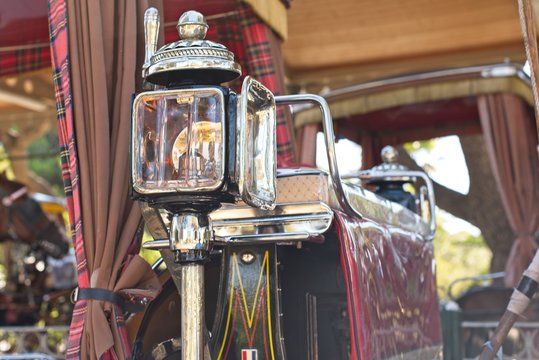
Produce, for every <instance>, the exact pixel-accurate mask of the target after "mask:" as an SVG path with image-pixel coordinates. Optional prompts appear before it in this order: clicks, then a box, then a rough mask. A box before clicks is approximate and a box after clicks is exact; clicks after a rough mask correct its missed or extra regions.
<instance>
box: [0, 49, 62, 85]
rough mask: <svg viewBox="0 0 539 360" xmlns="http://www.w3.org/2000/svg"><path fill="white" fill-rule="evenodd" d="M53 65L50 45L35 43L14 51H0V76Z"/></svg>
mask: <svg viewBox="0 0 539 360" xmlns="http://www.w3.org/2000/svg"><path fill="white" fill-rule="evenodd" d="M50 65H51V52H50V47H49V46H48V44H47V45H43V44H35V45H34V46H32V45H29V46H25V47H21V48H20V49H17V50H13V51H5V52H2V51H0V77H2V76H8V75H13V74H20V73H23V72H27V71H33V70H39V69H43V68H46V67H48V66H50Z"/></svg>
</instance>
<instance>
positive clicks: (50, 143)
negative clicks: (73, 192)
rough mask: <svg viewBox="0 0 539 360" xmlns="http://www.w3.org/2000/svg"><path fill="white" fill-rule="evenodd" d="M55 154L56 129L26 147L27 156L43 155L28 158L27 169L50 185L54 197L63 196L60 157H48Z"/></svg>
mask: <svg viewBox="0 0 539 360" xmlns="http://www.w3.org/2000/svg"><path fill="white" fill-rule="evenodd" d="M56 152H58V133H57V132H56V128H52V129H51V130H50V131H49V132H48V133H47V134H46V135H45V136H43V137H41V138H40V139H37V140H36V141H34V142H33V143H32V144H31V145H30V146H29V147H28V154H43V155H44V156H40V157H36V158H30V159H29V160H28V167H29V168H30V170H32V171H33V172H34V173H35V174H36V175H38V176H41V177H42V178H43V179H45V180H46V181H47V182H48V183H49V184H50V185H51V188H52V191H53V194H54V195H56V196H64V186H63V182H62V170H61V165H60V157H59V156H54V155H50V156H49V155H48V154H54V153H56Z"/></svg>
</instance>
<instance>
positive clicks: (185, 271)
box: [180, 263, 205, 360]
mask: <svg viewBox="0 0 539 360" xmlns="http://www.w3.org/2000/svg"><path fill="white" fill-rule="evenodd" d="M180 296H181V303H182V314H181V315H182V320H181V321H182V324H181V326H182V332H181V338H182V359H183V360H202V359H204V323H205V321H204V265H202V264H198V263H188V264H183V265H182V266H181V289H180Z"/></svg>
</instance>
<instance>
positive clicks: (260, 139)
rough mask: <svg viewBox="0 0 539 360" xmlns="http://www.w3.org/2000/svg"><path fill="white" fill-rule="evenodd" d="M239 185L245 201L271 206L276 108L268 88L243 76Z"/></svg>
mask: <svg viewBox="0 0 539 360" xmlns="http://www.w3.org/2000/svg"><path fill="white" fill-rule="evenodd" d="M238 110H239V111H238V159H239V161H238V164H237V166H238V168H237V173H238V186H239V191H240V196H241V198H242V200H243V201H244V202H246V203H247V204H249V205H251V206H255V207H258V208H261V209H273V208H274V207H275V198H276V192H277V190H276V182H277V180H276V172H277V168H276V164H277V145H276V141H277V140H276V134H275V131H276V130H275V129H276V122H277V117H276V110H275V100H274V97H273V94H272V93H271V91H269V90H268V89H267V88H266V87H264V86H263V85H262V84H261V83H259V82H258V81H256V80H253V79H252V78H250V77H246V78H245V80H244V81H243V86H242V91H241V96H240V101H239V109H238Z"/></svg>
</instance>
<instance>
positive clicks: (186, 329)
mask: <svg viewBox="0 0 539 360" xmlns="http://www.w3.org/2000/svg"><path fill="white" fill-rule="evenodd" d="M144 20H145V21H144V23H145V35H146V59H145V63H144V66H143V70H142V76H143V78H144V80H145V84H146V87H148V86H149V87H150V88H151V90H149V91H146V92H143V93H140V94H138V95H137V96H136V97H135V99H134V101H133V115H132V141H131V178H132V187H131V189H132V197H133V198H134V199H136V200H139V201H142V202H144V203H147V204H146V205H145V206H144V208H145V209H146V210H149V211H151V212H152V215H147V214H148V211H143V213H144V214H145V219H146V221H147V222H148V221H150V222H151V221H157V222H159V221H161V219H162V218H161V214H162V213H163V212H165V213H166V216H167V217H168V218H169V220H170V227H169V229H168V230H167V232H168V241H165V244H163V246H159V247H158V248H159V249H160V250H164V251H163V252H162V254H163V258H164V259H165V262H166V264H167V266H168V267H169V269H171V272H172V273H175V272H178V273H180V275H179V276H177V277H176V278H177V281H178V283H177V286H178V289H179V291H180V296H181V298H182V314H181V329H182V359H185V360H187V359H190V360H191V359H202V358H203V344H204V262H205V261H207V260H208V258H209V254H210V250H211V247H212V239H213V230H212V223H211V219H210V217H209V215H208V214H209V213H210V212H211V211H212V210H215V209H216V208H218V207H219V206H220V205H221V203H225V202H229V203H233V202H236V200H243V201H244V202H245V203H247V204H249V205H251V206H254V207H258V208H261V209H272V208H273V207H274V206H275V200H276V172H277V171H276V157H277V153H276V134H275V130H276V129H275V128H276V111H275V99H274V96H273V94H272V93H271V92H270V91H269V90H268V89H266V88H265V87H264V86H263V85H262V84H260V83H259V82H257V81H256V80H253V79H251V78H249V77H246V78H245V80H244V82H243V86H242V91H241V94H239V95H238V94H236V93H234V91H232V90H231V89H229V88H226V87H223V86H221V85H220V84H222V83H224V82H228V81H231V80H234V79H236V78H237V77H239V76H240V75H241V69H240V66H239V65H238V64H237V63H236V62H235V61H234V54H233V53H231V52H230V51H228V50H227V49H226V47H224V46H223V45H221V44H217V43H214V42H212V41H209V40H205V39H204V37H205V35H206V30H207V28H208V25H207V24H206V21H205V20H204V17H203V16H202V14H200V13H197V12H195V11H188V12H186V13H184V14H183V15H182V16H181V17H180V19H179V21H178V32H179V34H180V38H181V40H179V41H177V42H174V43H171V44H168V45H165V46H163V47H162V48H161V49H159V50H158V51H156V46H157V45H156V44H157V34H158V32H159V31H158V30H159V16H158V14H157V10H155V9H148V10H147V11H146V13H145V19H144ZM148 205H149V207H148ZM168 250H171V251H172V252H173V255H174V256H173V257H171V256H169V255H170V252H168ZM178 264H179V265H178Z"/></svg>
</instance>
